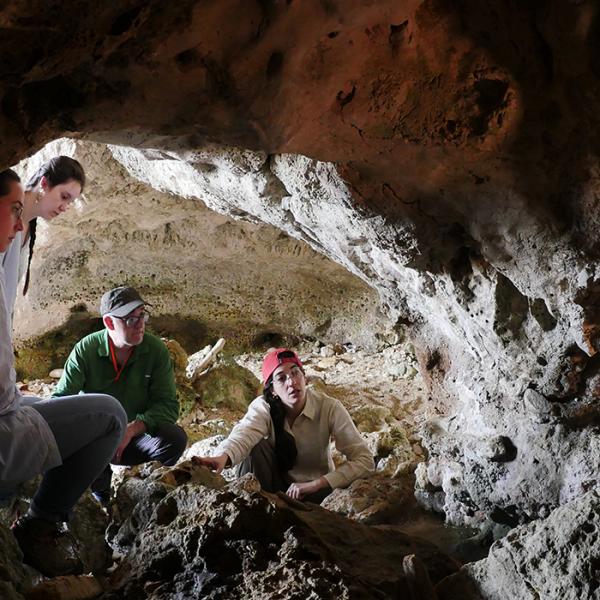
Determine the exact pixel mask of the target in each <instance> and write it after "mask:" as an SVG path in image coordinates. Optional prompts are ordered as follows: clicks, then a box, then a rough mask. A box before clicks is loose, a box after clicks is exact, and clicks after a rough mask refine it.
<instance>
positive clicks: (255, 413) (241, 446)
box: [216, 396, 271, 465]
mask: <svg viewBox="0 0 600 600" xmlns="http://www.w3.org/2000/svg"><path fill="white" fill-rule="evenodd" d="M270 433H271V412H270V410H269V405H268V404H267V402H266V401H265V400H264V398H263V397H262V396H259V397H258V398H255V399H254V400H252V402H251V403H250V405H249V406H248V410H247V411H246V414H245V415H244V416H243V417H242V420H241V421H239V422H238V423H237V425H236V426H235V427H234V428H233V429H232V430H231V433H230V434H229V437H228V438H227V439H226V440H224V441H223V442H221V444H220V445H219V447H218V448H217V450H216V454H217V455H218V454H227V456H229V460H230V461H231V464H232V465H237V464H238V463H240V462H242V461H243V460H244V459H245V458H246V457H247V456H248V455H249V454H250V451H251V450H252V448H254V446H256V444H258V442H260V440H261V439H262V438H267V437H269V436H270Z"/></svg>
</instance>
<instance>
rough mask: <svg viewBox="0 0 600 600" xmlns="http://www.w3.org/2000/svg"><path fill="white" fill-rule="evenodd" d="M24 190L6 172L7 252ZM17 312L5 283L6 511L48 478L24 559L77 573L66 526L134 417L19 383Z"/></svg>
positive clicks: (2, 182)
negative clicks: (24, 488)
mask: <svg viewBox="0 0 600 600" xmlns="http://www.w3.org/2000/svg"><path fill="white" fill-rule="evenodd" d="M23 213H24V202H23V188H22V186H21V182H20V179H19V176H18V175H17V174H16V173H15V172H14V171H12V170H11V169H6V170H4V171H0V252H2V251H5V250H6V249H7V247H8V246H9V244H10V243H11V242H13V243H14V240H15V238H16V236H17V235H18V234H19V233H20V232H21V231H22V230H23V222H22V215H23ZM10 330H11V323H10V312H9V310H8V308H7V307H6V306H5V296H4V282H3V281H2V279H1V278H0V506H5V505H9V504H10V503H11V501H12V497H13V495H14V494H15V492H16V489H17V487H18V485H19V484H20V483H22V482H24V481H27V480H29V479H31V478H32V477H34V476H36V475H38V474H40V473H43V478H42V481H41V483H40V485H39V487H38V489H37V492H36V493H35V495H34V497H33V499H32V501H31V504H30V506H29V510H28V511H27V513H26V514H24V515H23V516H21V517H20V518H18V519H17V520H16V521H15V523H14V524H13V526H12V531H13V534H14V536H15V538H16V540H17V542H18V543H19V546H20V548H21V551H22V553H23V557H24V561H25V562H27V563H28V564H30V565H31V566H34V567H35V568H36V569H37V570H38V571H40V572H41V573H43V574H44V575H47V576H48V577H52V576H55V575H70V574H78V573H81V572H82V571H83V564H82V562H81V559H80V557H79V555H78V552H77V548H76V544H74V543H73V540H72V538H71V536H70V534H69V532H68V530H67V529H66V528H65V526H64V523H65V522H66V521H68V520H69V517H70V515H71V513H72V510H73V507H74V506H75V504H76V502H77V501H78V500H79V498H80V497H81V495H82V494H83V493H84V492H85V490H86V489H87V488H88V487H89V485H90V483H91V482H92V481H94V480H95V479H96V478H97V477H98V475H99V474H100V473H101V472H102V470H103V469H104V467H105V466H106V464H107V463H108V461H109V460H110V459H111V457H112V456H113V455H114V453H115V450H116V449H117V448H118V446H119V443H120V441H121V439H122V437H123V433H124V431H125V426H126V423H127V415H126V414H125V411H124V410H123V407H122V406H121V404H120V403H119V402H118V401H117V400H116V399H115V398H113V397H112V396H108V395H106V394H87V395H85V396H83V395H77V396H66V397H63V398H60V399H58V400H42V399H40V398H35V397H33V396H23V394H22V393H21V391H20V390H19V388H18V387H17V385H16V383H15V382H16V373H15V368H14V354H13V347H12V340H11V333H10Z"/></svg>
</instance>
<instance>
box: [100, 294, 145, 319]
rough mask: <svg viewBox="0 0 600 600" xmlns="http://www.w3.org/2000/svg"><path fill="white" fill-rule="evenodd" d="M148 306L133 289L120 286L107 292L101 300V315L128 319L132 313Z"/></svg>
mask: <svg viewBox="0 0 600 600" xmlns="http://www.w3.org/2000/svg"><path fill="white" fill-rule="evenodd" d="M146 304H148V303H147V302H146V301H145V300H144V299H142V297H141V296H140V295H139V294H138V292H137V290H135V289H134V288H132V287H126V286H120V287H116V288H114V289H112V290H110V291H109V292H106V294H104V296H102V300H100V314H101V315H102V316H104V315H108V314H110V315H114V316H115V317H126V316H127V315H128V314H129V313H130V312H131V311H134V310H135V309H136V308H138V307H140V306H144V305H146Z"/></svg>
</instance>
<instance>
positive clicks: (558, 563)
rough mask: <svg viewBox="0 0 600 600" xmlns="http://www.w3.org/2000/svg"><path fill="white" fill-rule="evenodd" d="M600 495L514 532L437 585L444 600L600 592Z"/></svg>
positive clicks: (570, 597)
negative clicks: (482, 556)
mask: <svg viewBox="0 0 600 600" xmlns="http://www.w3.org/2000/svg"><path fill="white" fill-rule="evenodd" d="M599 531H600V494H599V493H598V491H597V490H594V491H592V492H589V493H588V494H586V495H584V496H582V497H581V498H578V499H577V500H574V501H573V502H570V503H568V504H565V505H564V506H562V507H560V508H558V509H556V510H555V511H554V512H553V513H552V514H551V515H550V517H548V518H547V519H545V520H540V521H536V522H534V523H530V524H528V525H524V526H522V527H519V528H517V529H514V530H513V531H511V532H510V533H509V534H508V535H507V536H506V537H505V538H503V539H502V540H500V541H498V542H496V543H495V544H494V545H493V546H492V548H491V550H490V554H489V556H488V558H486V559H484V560H482V561H479V562H476V563H471V564H468V565H466V566H464V567H463V568H462V569H461V570H460V571H459V572H458V573H457V574H456V575H453V576H450V577H449V578H448V579H446V580H444V581H443V582H442V583H440V584H439V586H438V587H437V593H438V598H439V599H440V600H454V599H456V598H464V599H465V600H467V599H472V600H514V599H515V598H519V600H538V599H540V598H548V599H558V598H563V599H564V600H577V599H581V598H590V599H591V598H598V596H599V594H600V534H599Z"/></svg>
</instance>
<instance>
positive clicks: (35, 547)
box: [11, 515, 83, 577]
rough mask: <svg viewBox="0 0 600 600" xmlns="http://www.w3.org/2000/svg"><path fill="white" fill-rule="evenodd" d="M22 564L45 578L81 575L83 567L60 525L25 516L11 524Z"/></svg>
mask: <svg viewBox="0 0 600 600" xmlns="http://www.w3.org/2000/svg"><path fill="white" fill-rule="evenodd" d="M11 529H12V532H13V535H14V536H15V538H16V540H17V542H18V543H19V547H20V548H21V552H22V553H23V562H24V563H26V564H28V565H30V566H32V567H33V568H34V569H37V570H38V571H39V572H40V573H41V574H42V575H45V576H46V577H57V576H59V575H81V574H82V573H83V564H82V562H81V559H80V558H79V554H78V553H77V544H76V542H75V540H74V538H73V536H72V535H71V534H70V533H69V531H68V530H67V528H66V526H65V525H64V524H63V523H53V522H51V521H46V520H45V519H38V518H37V517H30V516H27V515H25V516H24V517H20V518H18V519H17V520H16V521H15V522H14V523H13V524H12V527H11Z"/></svg>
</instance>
